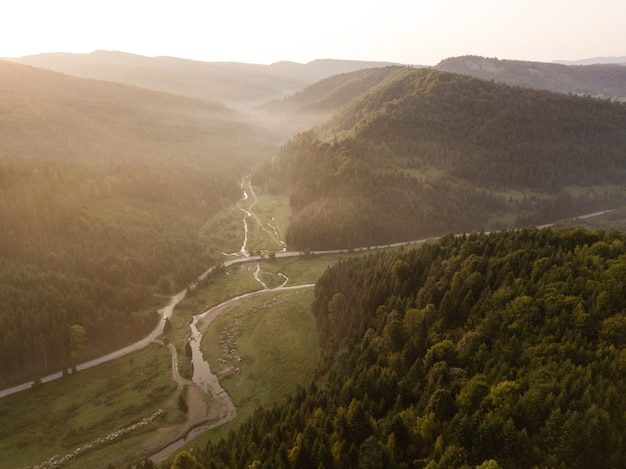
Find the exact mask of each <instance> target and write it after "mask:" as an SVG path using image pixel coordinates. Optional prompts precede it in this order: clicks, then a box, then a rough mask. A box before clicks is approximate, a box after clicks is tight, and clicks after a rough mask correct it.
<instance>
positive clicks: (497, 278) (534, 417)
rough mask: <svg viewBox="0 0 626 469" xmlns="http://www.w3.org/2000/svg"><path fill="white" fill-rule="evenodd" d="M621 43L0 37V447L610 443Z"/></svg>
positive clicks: (454, 457)
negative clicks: (170, 50)
mask: <svg viewBox="0 0 626 469" xmlns="http://www.w3.org/2000/svg"><path fill="white" fill-rule="evenodd" d="M624 65H625V64H622V65H619V64H610V65H608V64H604V65H559V64H554V63H553V64H548V63H536V62H522V61H513V60H498V59H487V58H483V57H478V56H465V57H456V58H449V59H446V60H443V61H442V62H441V63H440V64H438V65H437V66H434V67H410V66H404V65H397V64H392V63H384V62H359V61H341V60H316V61H313V62H310V63H307V64H297V63H292V62H279V63H275V64H272V65H251V64H242V63H209V62H197V61H191V60H185V59H177V58H172V57H156V58H149V57H143V56H135V55H131V54H125V53H119V52H105V51H97V52H93V53H91V54H41V55H36V56H29V57H23V58H21V59H11V60H0V305H1V306H0V461H1V463H0V466H2V467H6V468H35V467H39V468H57V467H63V468H83V467H90V468H91V467H93V468H143V469H149V468H161V469H164V468H168V469H169V468H196V469H197V468H214V469H218V468H235V467H237V468H239V467H241V468H309V467H310V468H312V469H318V468H348V467H355V468H356V467H359V468H369V467H371V468H381V467H385V468H411V467H422V468H428V469H432V468H448V467H454V468H484V469H487V468H490V469H495V468H535V467H537V468H538V467H553V468H589V467H603V468H611V467H615V468H617V467H623V466H624V465H625V464H626V421H625V420H624V415H626V397H624V393H623V389H624V387H625V386H626V234H625V233H626V186H625V181H626V66H624ZM622 362H624V363H622Z"/></svg>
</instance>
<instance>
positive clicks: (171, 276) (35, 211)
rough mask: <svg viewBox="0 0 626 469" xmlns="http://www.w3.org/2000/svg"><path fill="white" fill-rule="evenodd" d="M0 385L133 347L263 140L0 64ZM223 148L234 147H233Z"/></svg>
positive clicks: (143, 101) (190, 270)
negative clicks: (73, 332)
mask: <svg viewBox="0 0 626 469" xmlns="http://www.w3.org/2000/svg"><path fill="white" fill-rule="evenodd" d="M0 84H1V85H2V91H1V92H0V116H1V119H2V120H1V121H0V386H7V385H9V384H11V383H19V382H20V381H24V380H26V379H27V378H33V377H37V376H45V375H46V374H50V373H52V372H56V371H59V370H60V369H62V368H68V367H70V366H73V365H75V364H76V363H75V361H76V360H75V359H74V360H72V359H71V357H70V355H71V350H70V348H71V347H70V338H69V330H70V327H71V326H73V325H81V326H83V327H84V329H85V332H86V336H87V347H86V348H85V351H84V354H83V355H82V356H81V357H80V359H81V360H86V359H87V358H90V357H93V356H98V355H102V354H104V353H105V352H107V351H111V350H114V349H116V348H119V347H120V346H122V345H124V344H128V343H130V342H132V341H133V340H138V339H139V338H141V337H143V336H145V335H146V334H147V333H148V332H149V331H150V330H152V329H153V327H154V326H155V324H156V321H157V314H156V311H157V309H158V308H160V307H161V306H163V302H164V299H166V298H167V297H169V296H171V295H172V294H173V293H174V292H176V291H180V290H181V289H182V288H184V287H185V286H186V285H187V284H188V283H189V282H190V281H191V280H192V279H193V278H195V276H197V275H198V274H199V273H201V272H202V271H203V270H204V269H206V268H207V266H208V265H210V263H211V262H212V259H215V258H216V257H217V256H219V251H217V250H216V249H215V246H210V245H208V244H207V243H206V242H203V241H202V240H201V239H199V234H198V233H199V231H200V228H201V227H202V225H203V224H204V223H205V222H206V221H207V219H209V218H210V217H211V216H212V215H214V214H215V213H217V212H218V211H219V210H221V209H223V208H224V207H229V206H231V205H232V204H233V203H234V202H235V201H236V200H238V199H239V198H240V197H241V188H240V187H239V184H240V178H241V175H242V174H244V172H245V171H247V170H248V167H249V166H250V165H251V164H253V162H254V161H255V159H256V158H259V157H262V156H263V155H266V154H267V153H265V152H267V151H268V148H269V149H271V148H272V147H273V144H274V143H273V139H274V138H275V137H274V135H273V134H272V133H271V132H268V131H267V130H261V129H259V128H258V127H256V126H254V125H253V124H251V123H250V122H248V121H246V120H244V119H243V118H242V117H241V116H240V115H238V114H237V113H236V112H234V111H232V110H229V109H227V108H225V107H224V106H223V105H220V104H217V103H207V102H203V101H200V100H195V99H189V98H184V97H180V96H175V95H167V94H164V93H156V92H151V91H148V90H144V89H141V88H135V87H131V86H127V85H120V84H115V83H111V82H104V81H97V80H86V79H79V78H76V77H71V76H68V75H62V74H60V73H54V72H50V71H46V70H42V69H36V68H33V67H27V66H24V65H19V64H13V63H9V62H5V61H0ZM233 142H236V144H234V143H233Z"/></svg>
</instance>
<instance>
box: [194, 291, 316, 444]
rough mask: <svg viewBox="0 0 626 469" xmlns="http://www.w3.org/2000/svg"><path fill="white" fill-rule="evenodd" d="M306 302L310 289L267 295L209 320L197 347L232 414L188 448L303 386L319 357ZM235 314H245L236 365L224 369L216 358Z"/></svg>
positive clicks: (221, 433)
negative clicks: (231, 404) (231, 406)
mask: <svg viewBox="0 0 626 469" xmlns="http://www.w3.org/2000/svg"><path fill="white" fill-rule="evenodd" d="M312 302H313V289H312V288H306V289H302V290H292V291H283V292H270V293H268V294H266V295H260V296H257V297H254V298H251V299H249V300H247V301H245V302H244V303H242V304H239V305H237V306H234V307H232V308H230V309H229V310H228V311H226V312H225V313H224V314H222V315H221V316H219V317H218V318H217V319H216V320H214V321H213V323H212V324H211V325H210V326H209V329H208V330H207V332H206V333H205V334H204V336H203V338H202V349H203V352H204V354H205V357H207V359H208V361H209V364H210V365H211V369H212V370H215V371H216V372H217V373H218V374H223V376H222V378H221V381H220V382H221V383H222V386H223V387H224V389H226V391H228V393H229V394H230V396H231V398H232V399H233V402H234V403H235V405H236V406H237V410H238V415H237V418H235V419H234V420H232V421H231V422H228V423H226V424H224V425H222V426H220V427H218V428H216V429H214V430H210V431H208V432H206V433H205V434H204V435H201V436H200V437H199V438H198V439H196V441H195V442H194V444H196V445H203V444H204V442H205V441H206V440H207V439H208V438H211V439H219V438H221V437H222V436H226V435H228V432H229V431H230V430H232V429H235V428H237V427H238V426H239V425H240V424H241V423H242V422H243V421H244V420H245V419H246V418H247V417H248V416H250V415H251V414H252V413H253V411H254V409H255V408H257V407H258V406H260V405H263V406H269V405H272V404H273V403H275V402H279V401H282V400H284V399H286V398H287V396H288V395H289V394H290V393H292V392H294V391H295V390H296V388H297V386H298V385H306V384H308V383H309V381H310V379H311V376H313V374H314V372H315V367H316V365H317V363H318V360H319V357H320V348H319V342H318V338H317V330H316V325H315V318H314V317H313V315H312V314H311V312H310V309H311V304H312ZM241 313H244V314H245V313H247V318H246V319H245V320H243V321H242V322H241V326H240V334H239V335H238V336H237V337H236V344H237V351H238V354H239V356H240V357H241V361H240V362H239V363H236V362H233V361H230V362H228V363H227V364H226V365H224V364H222V363H221V362H220V361H219V360H218V359H219V358H220V357H222V348H221V346H220V343H219V342H220V336H221V332H222V330H223V329H224V328H228V327H231V326H232V324H233V321H234V318H235V316H236V315H239V314H241ZM236 368H239V373H237V372H236V371H235V369H236Z"/></svg>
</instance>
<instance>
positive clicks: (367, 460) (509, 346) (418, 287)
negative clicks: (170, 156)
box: [194, 228, 626, 469]
mask: <svg viewBox="0 0 626 469" xmlns="http://www.w3.org/2000/svg"><path fill="white" fill-rule="evenodd" d="M625 242H626V239H625V238H624V235H623V234H620V233H618V232H608V233H605V232H602V231H594V232H591V231H586V230H583V229H580V228H578V229H571V230H565V231H553V230H550V229H545V230H537V229H534V228H530V229H523V230H521V231H509V232H502V233H498V234H490V235H480V234H472V235H470V236H463V237H454V236H452V235H449V236H446V237H444V238H442V239H441V240H440V241H438V242H436V243H435V244H428V245H425V246H424V247H422V248H416V249H405V250H401V251H397V252H388V253H379V254H375V255H370V256H369V257H366V258H362V259H352V260H346V261H342V262H339V263H338V264H336V265H335V266H333V267H331V268H330V269H329V270H327V271H326V273H325V274H324V275H323V276H322V278H321V279H320V281H319V282H318V284H317V286H316V302H315V306H314V313H315V315H316V317H317V321H318V327H319V332H320V341H321V344H322V347H323V350H324V352H325V361H324V364H323V365H322V366H320V369H319V372H318V376H316V379H315V381H314V382H312V383H311V385H310V386H309V387H308V388H307V389H301V390H300V391H299V392H298V393H297V394H296V395H295V396H293V398H292V399H291V400H290V401H289V402H288V403H286V404H284V405H280V406H277V407H274V408H271V409H260V410H259V411H258V412H257V413H256V414H255V415H254V417H253V418H251V419H250V420H249V421H248V422H247V423H246V424H244V425H243V427H242V428H241V430H240V431H239V432H237V433H231V434H230V436H229V437H228V438H227V439H226V440H222V441H220V442H219V443H217V444H210V445H209V446H208V447H207V448H206V449H205V450H204V451H203V452H198V453H194V454H195V455H196V457H197V458H198V460H199V462H200V467H208V468H220V467H229V468H235V467H241V468H244V467H268V468H269V467H271V468H281V467H294V468H295V467H298V468H309V467H310V468H314V469H315V468H322V467H325V468H332V467H337V468H346V467H389V468H394V467H397V468H403V467H406V468H408V467H428V468H435V467H442V468H444V467H445V468H447V467H459V468H461V467H476V466H478V465H481V464H483V463H485V464H486V466H485V467H506V468H530V467H563V468H565V467H567V468H588V467H622V466H623V465H624V463H625V462H626V442H625V438H626V424H625V422H624V418H623V416H624V412H625V411H626V398H625V397H624V394H623V393H622V392H621V391H620V390H621V389H623V387H624V385H626V382H625V379H626V368H625V365H624V364H625V363H626V353H625V352H624V345H625V344H626V332H625V331H626V303H625V301H624V298H625V294H626V291H625V285H626V244H625Z"/></svg>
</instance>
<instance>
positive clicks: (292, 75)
mask: <svg viewBox="0 0 626 469" xmlns="http://www.w3.org/2000/svg"><path fill="white" fill-rule="evenodd" d="M11 60H12V61H14V62H19V63H22V64H26V65H31V66H35V67H40V68H46V69H50V70H54V71H57V72H61V73H65V74H69V75H74V76H79V77H83V78H96V79H100V80H108V81H114V82H121V83H127V84H131V85H135V86H140V87H143V88H148V89H152V90H156V91H164V92H167V93H173V94H179V95H182V96H189V97H194V98H199V99H203V100H206V101H219V102H222V103H224V104H226V105H228V106H233V107H249V106H253V105H258V104H260V103H262V102H265V101H269V100H272V99H276V98H282V97H284V96H285V95H287V94H290V93H293V92H296V91H298V90H300V89H301V88H303V87H304V86H306V85H308V84H310V83H314V82H316V81H318V80H321V79H322V78H325V77H327V76H331V75H336V74H340V73H345V72H352V71H355V70H359V69H362V68H371V67H380V66H384V65H388V63H386V62H362V61H351V60H331V59H327V60H314V61H312V62H309V63H307V64H299V63H295V62H277V63H274V64H272V65H260V64H245V63H238V62H200V61H195V60H189V59H181V58H176V57H146V56H141V55H135V54H129V53H125V52H116V51H94V52H91V53H89V54H70V53H47V54H39V55H32V56H27V57H21V58H17V59H11Z"/></svg>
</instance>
